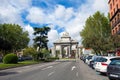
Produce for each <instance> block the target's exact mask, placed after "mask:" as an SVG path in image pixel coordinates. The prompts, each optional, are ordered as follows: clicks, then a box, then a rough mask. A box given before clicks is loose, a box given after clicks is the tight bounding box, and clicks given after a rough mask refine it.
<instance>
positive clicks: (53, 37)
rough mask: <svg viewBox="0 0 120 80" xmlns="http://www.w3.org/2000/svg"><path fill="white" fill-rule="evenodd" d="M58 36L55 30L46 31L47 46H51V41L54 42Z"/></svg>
mask: <svg viewBox="0 0 120 80" xmlns="http://www.w3.org/2000/svg"><path fill="white" fill-rule="evenodd" d="M58 38H59V34H58V32H57V30H54V29H52V30H50V32H48V39H49V43H48V44H49V46H50V47H51V46H53V42H55V41H56V40H57V39H58Z"/></svg>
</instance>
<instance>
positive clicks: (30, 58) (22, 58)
mask: <svg viewBox="0 0 120 80" xmlns="http://www.w3.org/2000/svg"><path fill="white" fill-rule="evenodd" d="M25 60H32V57H30V56H22V57H18V61H25Z"/></svg>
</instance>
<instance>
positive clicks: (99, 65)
mask: <svg viewBox="0 0 120 80" xmlns="http://www.w3.org/2000/svg"><path fill="white" fill-rule="evenodd" d="M112 58H115V57H108V56H107V57H105V56H104V57H101V58H100V59H99V61H97V62H96V63H95V64H94V68H95V70H96V71H98V72H100V73H106V72H107V66H108V65H109V64H110V62H111V59H112Z"/></svg>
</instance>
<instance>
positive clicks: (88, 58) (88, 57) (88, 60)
mask: <svg viewBox="0 0 120 80" xmlns="http://www.w3.org/2000/svg"><path fill="white" fill-rule="evenodd" d="M92 57H93V56H91V55H88V56H87V57H86V59H85V63H86V64H88V65H89V64H90V61H91V59H92Z"/></svg>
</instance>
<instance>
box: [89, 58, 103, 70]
mask: <svg viewBox="0 0 120 80" xmlns="http://www.w3.org/2000/svg"><path fill="white" fill-rule="evenodd" d="M100 57H101V56H93V57H92V59H91V61H90V64H89V66H90V67H91V68H93V69H94V65H95V63H96V62H97V61H99V59H100Z"/></svg>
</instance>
